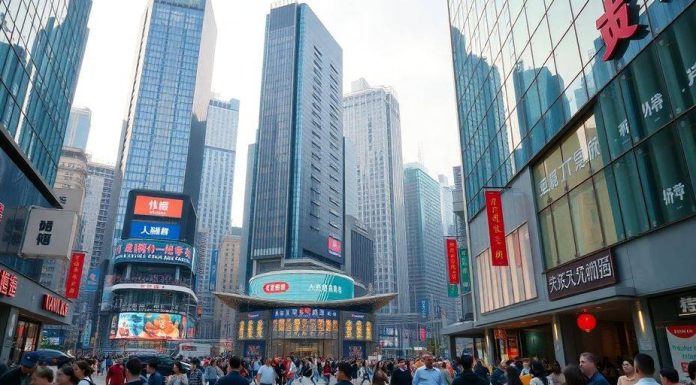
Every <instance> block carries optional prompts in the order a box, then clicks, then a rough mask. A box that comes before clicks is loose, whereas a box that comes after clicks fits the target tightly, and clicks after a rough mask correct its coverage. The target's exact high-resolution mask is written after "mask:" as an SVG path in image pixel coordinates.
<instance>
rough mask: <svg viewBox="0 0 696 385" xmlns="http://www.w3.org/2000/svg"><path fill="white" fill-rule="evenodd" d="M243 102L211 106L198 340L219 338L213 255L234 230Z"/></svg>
mask: <svg viewBox="0 0 696 385" xmlns="http://www.w3.org/2000/svg"><path fill="white" fill-rule="evenodd" d="M238 122H239V100H236V99H231V100H229V101H225V100H219V99H212V100H211V101H210V104H209V105H208V123H207V125H206V132H205V148H204V150H203V170H202V174H201V191H200V196H199V200H198V231H199V232H205V233H207V234H206V236H207V242H206V244H207V247H206V250H205V251H203V250H201V249H198V256H199V259H198V268H199V270H200V274H199V275H198V280H197V282H196V286H197V290H196V293H197V294H198V300H199V303H200V305H201V306H202V307H203V308H202V310H203V313H202V316H201V320H200V323H199V326H198V330H197V333H198V337H199V338H204V339H210V338H217V336H216V335H214V334H213V329H214V325H213V313H214V310H215V309H214V298H213V295H212V294H211V292H210V290H208V286H209V281H210V280H211V279H213V280H214V277H211V274H213V272H214V269H216V267H215V266H212V264H213V263H215V261H214V259H213V258H212V256H213V254H214V253H216V252H218V251H219V250H218V248H217V246H218V245H219V244H220V240H221V237H222V236H223V235H224V234H227V233H228V232H229V231H230V227H231V225H232V224H231V215H232V189H233V185H234V160H235V156H236V155H237V126H238Z"/></svg>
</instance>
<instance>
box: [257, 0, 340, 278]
mask: <svg viewBox="0 0 696 385" xmlns="http://www.w3.org/2000/svg"><path fill="white" fill-rule="evenodd" d="M342 74H343V53H342V49H341V47H340V46H339V45H338V43H337V42H336V41H335V40H334V38H333V37H332V36H331V34H330V33H329V31H328V30H327V29H326V28H325V27H324V25H323V24H322V23H321V21H320V20H319V19H318V18H317V16H316V15H315V14H314V13H313V12H312V10H311V9H310V8H309V6H307V5H306V4H289V5H285V6H281V7H277V8H273V9H272V10H271V12H270V14H269V15H268V17H267V19H266V39H265V50H264V68H263V79H262V84H261V107H260V114H259V115H260V121H259V130H258V133H257V142H256V143H257V146H256V152H257V154H256V162H255V164H256V165H255V172H254V184H255V187H254V192H253V193H254V202H253V205H254V209H253V211H252V212H251V213H250V214H251V218H250V219H251V221H252V223H251V225H250V226H251V227H250V232H251V234H250V248H249V250H248V253H249V256H250V257H251V258H252V259H255V260H258V261H260V260H264V262H258V263H256V270H255V272H256V273H260V272H263V271H267V270H268V269H275V268H278V267H280V264H281V263H282V264H288V263H308V264H313V265H320V266H329V267H336V268H340V267H341V265H342V264H343V260H342V254H341V252H340V251H339V252H338V253H337V252H335V251H330V250H329V248H328V247H327V245H328V243H332V242H333V241H332V240H331V238H333V240H334V241H338V242H342V240H343V211H344V207H343V183H344V180H343V172H344V171H343V121H342V120H343V111H342V109H341V95H342V79H343V75H342Z"/></svg>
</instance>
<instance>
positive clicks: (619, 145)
mask: <svg viewBox="0 0 696 385" xmlns="http://www.w3.org/2000/svg"><path fill="white" fill-rule="evenodd" d="M597 107H598V108H595V109H601V114H602V124H601V125H600V131H601V132H603V133H604V134H605V135H606V138H607V143H608V145H609V152H610V153H611V157H612V159H616V158H618V157H619V156H620V155H621V154H623V153H624V152H626V151H627V150H628V149H630V148H631V147H632V146H633V141H632V140H631V138H632V133H631V126H630V124H629V122H628V119H627V118H626V112H625V111H624V104H623V100H622V99H621V91H620V89H619V84H618V83H612V84H610V85H609V86H607V88H605V89H604V91H602V93H601V94H600V95H599V103H598V105H597Z"/></svg>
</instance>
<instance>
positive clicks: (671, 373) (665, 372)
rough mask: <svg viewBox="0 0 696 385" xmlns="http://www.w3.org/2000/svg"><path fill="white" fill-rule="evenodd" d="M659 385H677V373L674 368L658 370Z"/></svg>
mask: <svg viewBox="0 0 696 385" xmlns="http://www.w3.org/2000/svg"><path fill="white" fill-rule="evenodd" d="M660 383H661V384H662V385H679V373H677V371H676V370H675V369H674V368H662V369H660Z"/></svg>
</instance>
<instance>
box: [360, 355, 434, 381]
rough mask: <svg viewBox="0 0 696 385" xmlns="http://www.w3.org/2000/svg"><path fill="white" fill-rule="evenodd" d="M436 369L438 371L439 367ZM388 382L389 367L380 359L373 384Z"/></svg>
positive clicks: (373, 376)
mask: <svg viewBox="0 0 696 385" xmlns="http://www.w3.org/2000/svg"><path fill="white" fill-rule="evenodd" d="M433 369H435V368H433ZM435 370H436V371H437V369H435ZM440 381H442V377H440ZM388 382H389V378H388V377H387V369H386V368H385V367H384V362H382V361H379V362H377V365H375V373H374V374H373V375H372V385H387V383H388ZM439 385H443V384H439Z"/></svg>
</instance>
